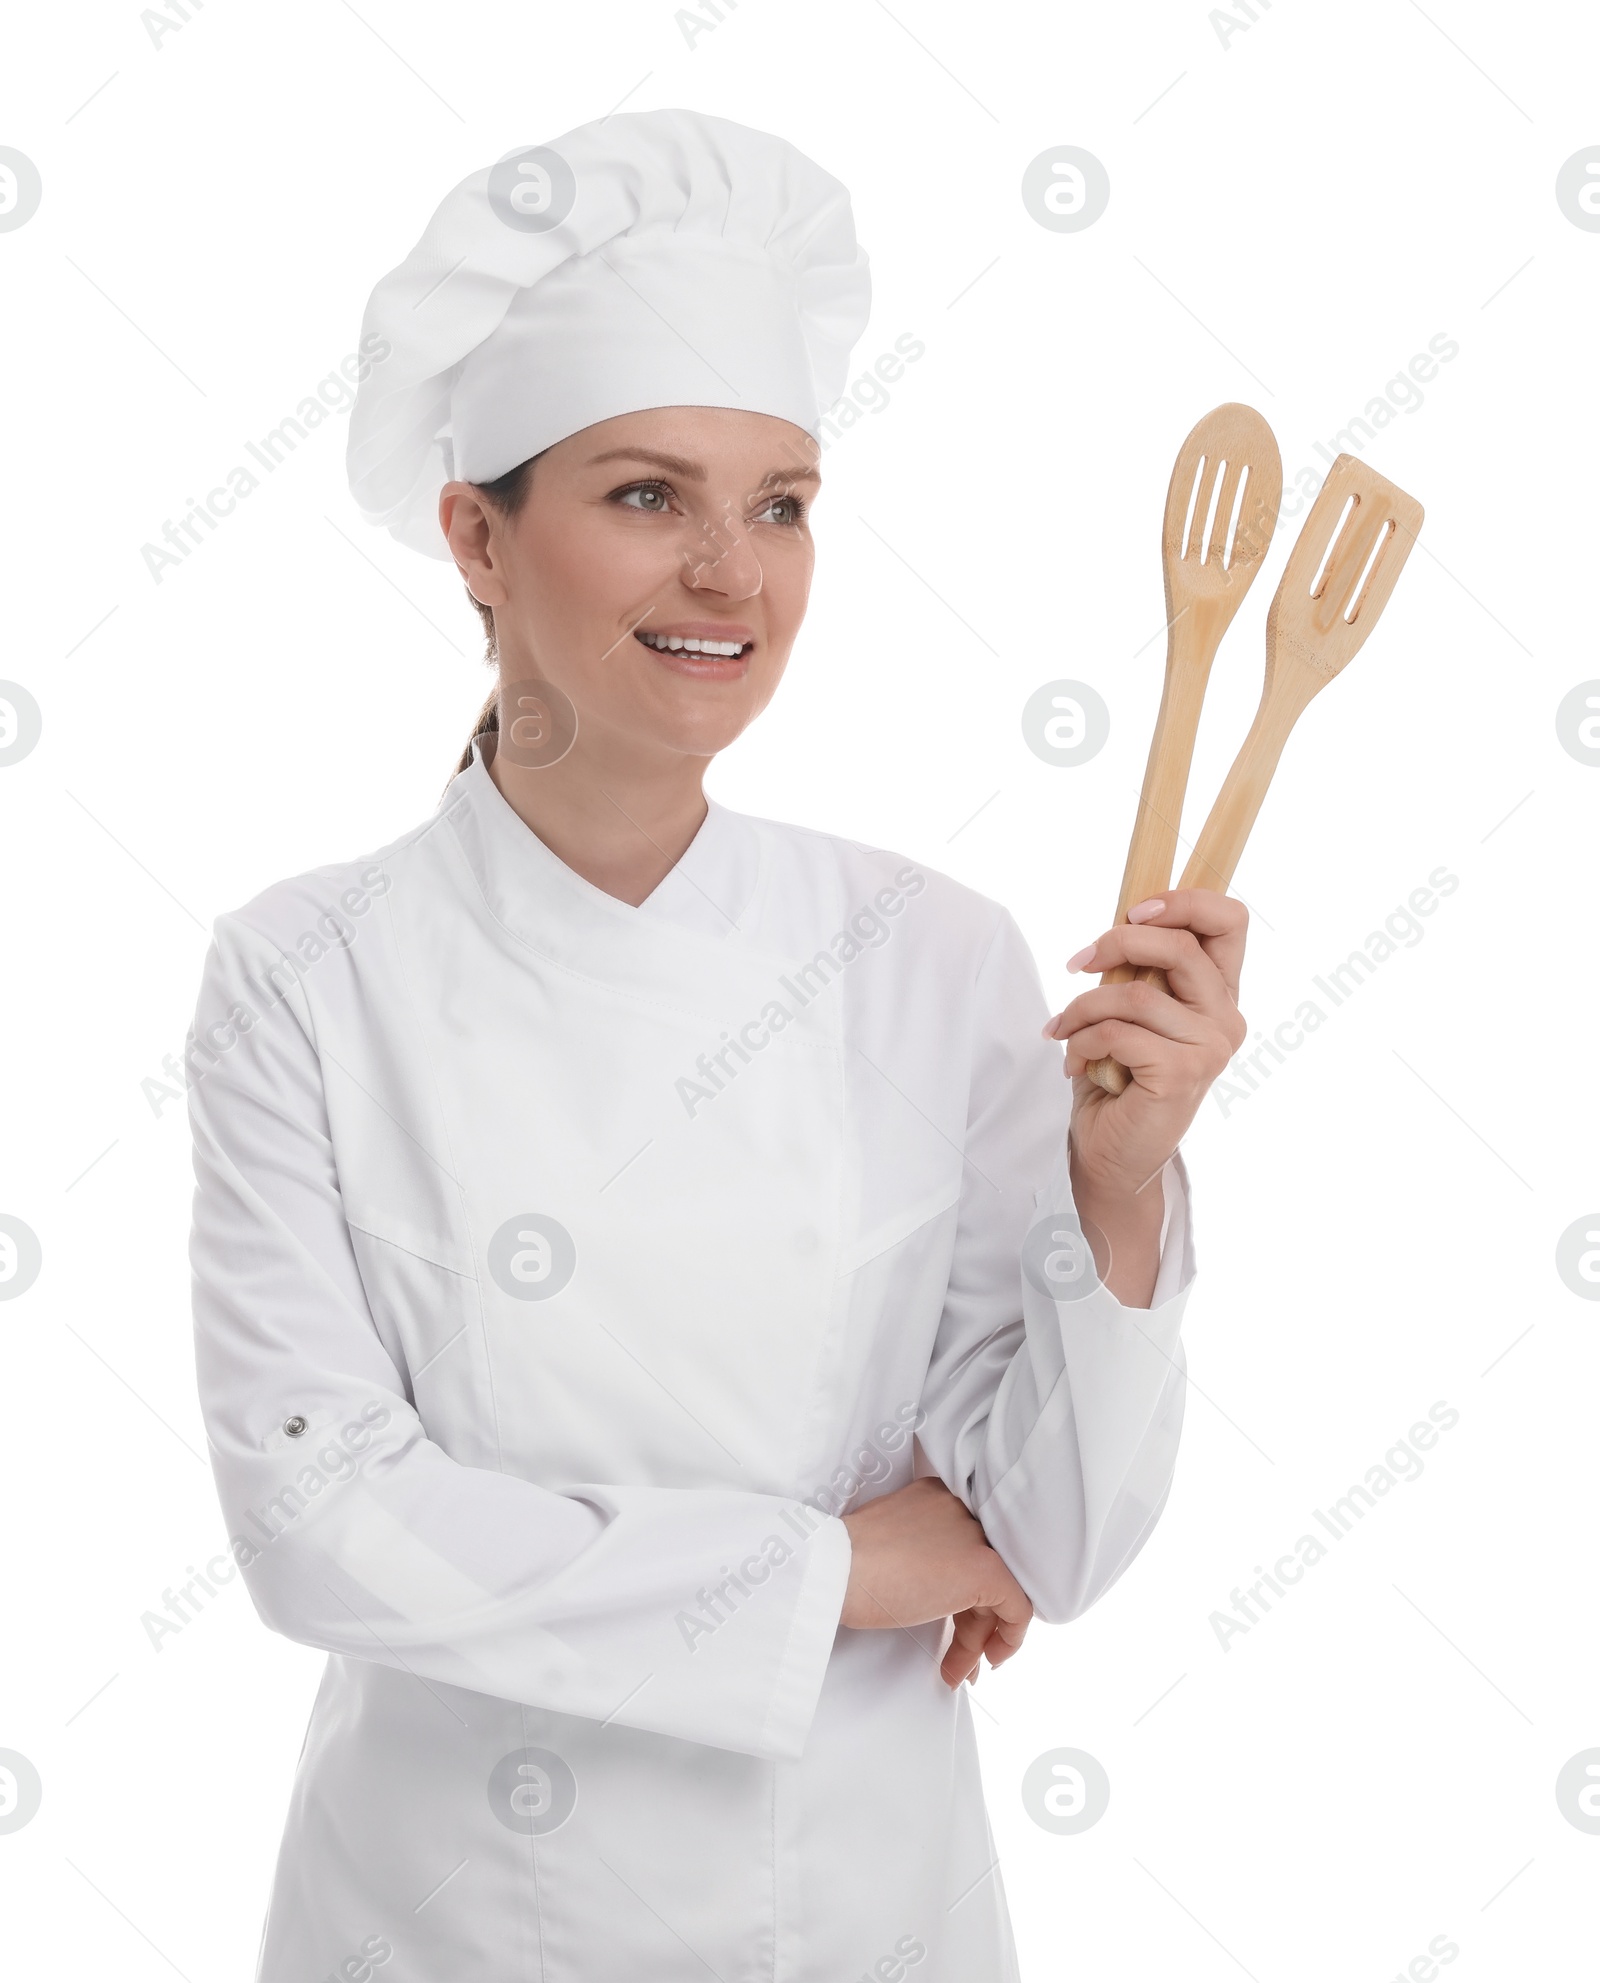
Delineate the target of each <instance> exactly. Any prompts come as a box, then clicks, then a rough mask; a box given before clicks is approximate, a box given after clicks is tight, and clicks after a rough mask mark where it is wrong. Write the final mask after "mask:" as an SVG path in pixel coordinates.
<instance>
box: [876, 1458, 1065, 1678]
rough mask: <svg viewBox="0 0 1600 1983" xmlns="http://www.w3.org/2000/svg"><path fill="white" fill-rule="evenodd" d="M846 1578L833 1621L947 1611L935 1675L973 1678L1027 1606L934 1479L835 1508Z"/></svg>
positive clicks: (1023, 1622) (891, 1620) (905, 1620)
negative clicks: (948, 1636)
mask: <svg viewBox="0 0 1600 1983" xmlns="http://www.w3.org/2000/svg"><path fill="white" fill-rule="evenodd" d="M844 1525H845V1527H846V1528H847V1529H848V1530H849V1531H850V1550H851V1555H850V1581H849V1583H848V1584H847V1586H846V1587H845V1594H844V1610H843V1612H842V1613H841V1614H840V1618H839V1622H840V1624H841V1625H850V1626H853V1627H854V1628H855V1629H856V1630H857V1631H879V1630H884V1629H887V1628H888V1627H890V1626H896V1625H926V1624H928V1623H930V1622H931V1621H932V1620H933V1619H935V1618H954V1620H955V1637H954V1638H953V1639H952V1640H951V1642H950V1647H949V1650H948V1651H947V1652H946V1653H945V1656H944V1659H943V1661H942V1663H941V1665H940V1668H939V1672H940V1675H941V1677H942V1678H943V1680H944V1682H945V1685H946V1686H948V1687H959V1686H960V1685H961V1683H962V1681H963V1680H974V1679H976V1678H977V1674H978V1665H979V1661H980V1659H981V1658H983V1657H984V1656H985V1655H986V1656H987V1658H988V1661H989V1664H990V1665H991V1666H998V1665H999V1664H1000V1663H1001V1661H1002V1660H1006V1659H1009V1658H1010V1657H1011V1655H1012V1654H1013V1653H1014V1652H1015V1651H1016V1650H1017V1648H1018V1646H1020V1645H1021V1644H1022V1638H1023V1634H1024V1633H1025V1632H1026V1631H1027V1629H1028V1621H1029V1620H1030V1619H1031V1618H1032V1617H1033V1606H1032V1605H1031V1604H1030V1603H1029V1602H1028V1598H1027V1594H1026V1592H1025V1591H1024V1590H1023V1588H1022V1586H1021V1585H1020V1584H1019V1583H1018V1582H1017V1580H1016V1578H1015V1577H1014V1576H1012V1574H1011V1572H1010V1571H1009V1570H1008V1569H1007V1568H1006V1566H1005V1564H1004V1562H1002V1560H1001V1559H1000V1557H999V1556H998V1555H996V1553H995V1552H994V1550H992V1549H991V1548H990V1547H989V1545H988V1543H987V1541H985V1539H984V1533H983V1530H982V1528H981V1527H980V1526H979V1524H978V1522H977V1521H976V1520H975V1519H974V1518H973V1516H972V1515H971V1514H970V1513H969V1512H968V1511H967V1509H966V1507H965V1505H964V1504H963V1503H962V1502H961V1501H959V1500H958V1499H957V1498H956V1496H955V1495H953V1494H952V1493H951V1492H950V1490H949V1488H948V1487H946V1486H945V1484H944V1482H943V1481H941V1480H934V1479H931V1478H925V1479H922V1480H914V1481H912V1482H911V1483H910V1484H909V1485H908V1486H906V1487H900V1488H896V1489H895V1491H894V1493H892V1494H885V1495H882V1496H880V1497H879V1499H878V1500H876V1501H869V1502H868V1503H867V1504H866V1506H865V1507H863V1508H858V1509H857V1510H856V1511H855V1513H854V1514H851V1515H846V1516H845V1517H844Z"/></svg>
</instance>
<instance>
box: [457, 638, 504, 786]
mask: <svg viewBox="0 0 1600 1983" xmlns="http://www.w3.org/2000/svg"><path fill="white" fill-rule="evenodd" d="M493 658H494V657H493V656H492V655H491V656H490V659H491V660H492V659H493ZM499 729H500V690H499V689H498V687H496V688H493V689H491V690H490V691H489V699H488V701H487V702H486V703H485V704H484V705H483V707H482V708H481V709H480V710H479V711H478V720H477V722H476V723H475V724H473V726H472V735H471V736H470V737H468V739H467V747H466V749H465V750H464V751H463V752H462V753H461V762H460V763H459V764H458V765H457V766H456V770H457V771H458V772H461V771H465V770H466V768H467V766H468V765H469V764H471V762H472V746H473V745H474V744H475V743H476V742H477V741H478V739H479V738H480V737H484V736H487V735H488V734H489V733H490V731H494V732H495V733H496V734H498V732H499Z"/></svg>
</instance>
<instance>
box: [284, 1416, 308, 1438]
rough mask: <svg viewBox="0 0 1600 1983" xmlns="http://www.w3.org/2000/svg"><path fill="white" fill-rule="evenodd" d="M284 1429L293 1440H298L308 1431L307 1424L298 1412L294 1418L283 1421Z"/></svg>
mask: <svg viewBox="0 0 1600 1983" xmlns="http://www.w3.org/2000/svg"><path fill="white" fill-rule="evenodd" d="M283 1429H284V1431H285V1432H287V1433H288V1435H289V1437H290V1438H291V1439H298V1438H299V1437H300V1435H301V1433H302V1432H304V1431H305V1429H306V1422H305V1420H304V1419H303V1418H301V1417H300V1415H299V1413H298V1412H297V1413H296V1414H295V1416H294V1417H293V1418H286V1419H285V1420H284V1421H283Z"/></svg>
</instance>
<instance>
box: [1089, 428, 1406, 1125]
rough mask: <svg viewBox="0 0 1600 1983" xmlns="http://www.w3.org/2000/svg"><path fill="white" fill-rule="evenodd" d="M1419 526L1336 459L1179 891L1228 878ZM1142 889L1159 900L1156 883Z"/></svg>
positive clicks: (1279, 597) (1218, 884)
mask: <svg viewBox="0 0 1600 1983" xmlns="http://www.w3.org/2000/svg"><path fill="white" fill-rule="evenodd" d="M1421 528H1422V505H1421V503H1419V502H1418V501H1417V500H1416V498H1415V497H1414V496H1408V495H1407V494H1406V492H1405V491H1404V489H1397V488H1396V487H1395V485H1394V483H1392V482H1390V481H1387V480H1386V479H1385V478H1384V477H1383V476H1382V475H1379V474H1378V473H1377V471H1376V470H1375V469H1372V468H1369V467H1368V466H1367V464H1366V463H1365V462H1364V461H1359V460H1357V459H1356V457H1355V456H1354V455H1349V454H1342V455H1340V456H1339V458H1338V460H1337V461H1335V463H1334V464H1333V467H1332V468H1331V469H1330V470H1329V471H1328V479H1327V481H1326V482H1324V483H1323V485H1322V489H1321V492H1320V493H1319V495H1318V497H1317V500H1316V501H1315V502H1314V503H1313V504H1312V505H1311V512H1310V514H1309V515H1308V516H1307V518H1306V520H1305V523H1304V524H1303V525H1302V526H1301V530H1300V535H1299V537H1298V538H1297V539H1296V540H1295V547H1294V549H1293V550H1292V551H1291V552H1290V553H1289V562H1288V564H1287V565H1285V567H1284V571H1283V577H1282V579H1281V580H1280V581H1279V584H1278V590H1277V592H1276V594H1275V595H1274V597H1273V601H1272V605H1271V608H1270V609H1269V611H1268V613H1267V674H1266V682H1265V684H1264V686H1263V688H1262V691H1261V702H1260V705H1259V706H1258V708H1257V710H1256V715H1255V721H1254V722H1253V723H1252V724H1251V725H1250V731H1249V735H1248V736H1246V738H1245V740H1244V743H1243V744H1242V745H1241V746H1240V749H1239V755H1238V756H1237V757H1236V758H1235V759H1234V761H1233V766H1232V768H1231V770H1230V771H1229V772H1228V775H1227V777H1226V778H1225V779H1224V780H1223V781H1222V790H1221V791H1220V792H1219V793H1218V794H1217V800H1216V803H1215V805H1213V806H1212V808H1211V811H1210V813H1209V814H1208V815H1207V818H1206V823H1205V825H1204V826H1203V827H1202V828H1201V829H1200V838H1199V839H1198V840H1197V841H1196V842H1195V847H1194V852H1193V853H1192V854H1191V855H1190V856H1189V861H1188V865H1187V866H1186V867H1185V868H1184V871H1183V874H1182V876H1181V877H1180V879H1179V882H1178V886H1179V887H1180V888H1217V889H1226V888H1227V886H1228V883H1229V882H1230V881H1232V879H1233V871H1234V869H1235V868H1236V867H1237V866H1238V864H1239V856H1240V855H1241V854H1242V853H1243V852H1244V846H1245V841H1246V840H1247V839H1248V838H1249V836H1250V829H1251V827H1252V826H1254V824H1255V821H1256V815H1257V813H1259V812H1260V810H1261V803H1262V801H1263V800H1264V799H1265V798H1266V796H1267V787H1268V786H1269V785H1270V784H1271V782H1272V774H1273V772H1274V771H1275V770H1276V769H1277V766H1278V759H1279V757H1280V756H1281V754H1282V751H1283V747H1284V745H1285V744H1286V743H1287V742H1288V740H1289V732H1290V731H1291V730H1292V729H1293V728H1294V726H1295V723H1296V722H1297V721H1298V719H1299V717H1300V714H1301V712H1302V711H1303V710H1304V709H1305V707H1306V705H1307V704H1308V703H1309V702H1310V701H1311V698H1312V697H1313V696H1314V695H1316V694H1317V692H1318V691H1319V690H1321V689H1324V688H1326V687H1327V685H1328V683H1329V682H1331V681H1332V680H1333V678H1334V676H1335V675H1337V674H1338V673H1339V671H1340V670H1341V669H1342V668H1344V667H1345V666H1346V665H1347V664H1348V663H1349V662H1351V661H1353V660H1354V659H1355V657H1356V655H1357V654H1358V653H1359V652H1360V651H1361V647H1362V644H1363V643H1364V642H1365V640H1366V639H1367V636H1368V635H1369V634H1370V633H1371V632H1372V629H1373V628H1374V627H1375V626H1376V625H1377V624H1378V620H1379V618H1380V616H1381V615H1382V612H1383V609H1384V607H1385V606H1386V605H1387V604H1388V603H1389V595H1390V593H1391V592H1393V590H1394V586H1395V580H1396V579H1397V578H1399V576H1400V573H1401V570H1402V569H1403V567H1404V565H1405V561H1406V559H1407V558H1408V557H1409V556H1410V555H1411V547H1412V545H1413V544H1414V543H1415V542H1416V540H1417V533H1418V531H1420V530H1421ZM1150 892H1151V893H1152V894H1155V895H1160V894H1163V893H1164V892H1165V885H1164V884H1163V885H1160V886H1157V887H1156V888H1154V889H1152V890H1151V891H1150ZM1137 975H1138V976H1139V977H1140V978H1143V979H1145V980H1147V981H1148V982H1150V983H1153V984H1159V985H1162V986H1164V985H1165V984H1166V974H1165V973H1164V972H1162V971H1158V970H1154V969H1152V968H1151V967H1149V966H1146V967H1145V968H1144V969H1142V970H1141V971H1139V972H1138V973H1137ZM1102 982H1103V981H1102ZM1107 1066H1109V1067H1112V1068H1115V1070H1116V1074H1115V1075H1114V1076H1113V1082H1114V1083H1115V1085H1113V1082H1108V1081H1106V1080H1104V1079H1102V1078H1101V1076H1100V1073H1099V1070H1100V1069H1101V1068H1102V1067H1107ZM1089 1071H1090V1073H1091V1074H1093V1075H1094V1076H1095V1078H1096V1079H1097V1080H1099V1081H1100V1085H1101V1086H1102V1087H1103V1088H1109V1089H1110V1091H1111V1093H1112V1094H1120V1093H1121V1092H1122V1090H1123V1088H1125V1087H1126V1086H1127V1083H1128V1079H1129V1076H1128V1072H1127V1069H1126V1068H1124V1067H1121V1066H1119V1065H1118V1063H1117V1062H1115V1061H1110V1062H1105V1061H1097V1062H1096V1063H1095V1064H1094V1066H1093V1067H1091V1068H1090V1070H1089ZM1117 1077H1120V1079H1118V1078H1117Z"/></svg>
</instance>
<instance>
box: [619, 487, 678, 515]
mask: <svg viewBox="0 0 1600 1983" xmlns="http://www.w3.org/2000/svg"><path fill="white" fill-rule="evenodd" d="M634 496H637V497H638V498H639V500H638V502H633V501H632V500H631V498H632V497H634ZM671 498H672V492H671V490H670V489H668V487H667V485H666V484H665V483H664V482H635V483H634V485H633V486H632V488H629V489H619V490H618V491H617V493H616V495H615V497H614V498H613V501H615V502H616V503H617V504H618V505H619V507H626V508H628V509H637V510H642V511H643V512H644V514H645V515H646V516H661V515H664V514H665V513H666V511H667V510H668V509H669V508H670V507H671Z"/></svg>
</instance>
